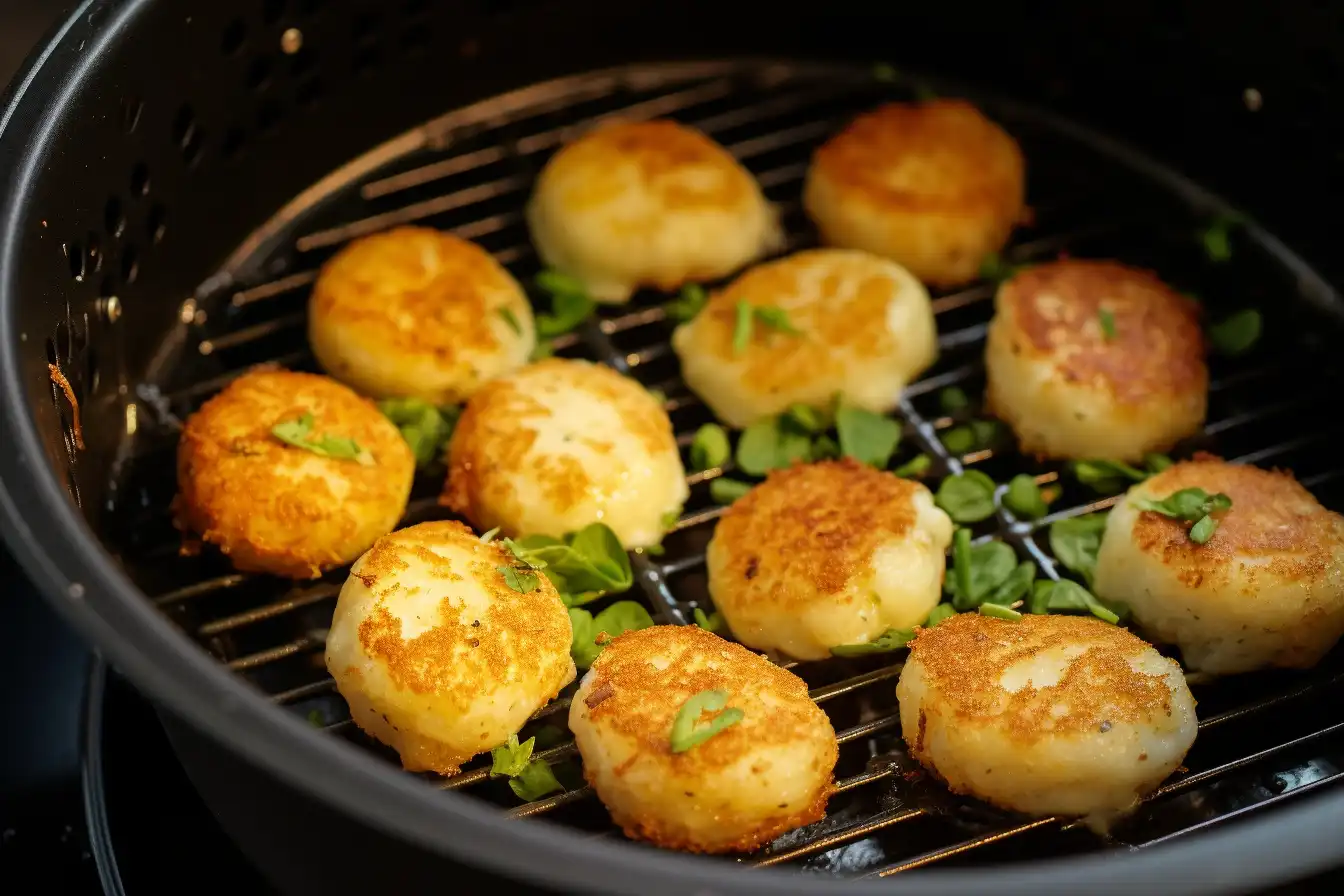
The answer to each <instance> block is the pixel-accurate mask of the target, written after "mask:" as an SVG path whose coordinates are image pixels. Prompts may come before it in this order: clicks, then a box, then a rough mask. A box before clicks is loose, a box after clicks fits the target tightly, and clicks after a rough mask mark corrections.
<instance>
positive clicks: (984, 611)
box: [978, 604, 1022, 622]
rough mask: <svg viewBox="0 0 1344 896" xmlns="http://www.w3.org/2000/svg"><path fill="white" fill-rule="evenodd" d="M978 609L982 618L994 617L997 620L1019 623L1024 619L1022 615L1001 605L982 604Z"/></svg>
mask: <svg viewBox="0 0 1344 896" xmlns="http://www.w3.org/2000/svg"><path fill="white" fill-rule="evenodd" d="M978 609H979V610H980V615H982V616H993V617H994V618H995V619H1004V620H1007V621H1008V622H1017V621H1019V620H1020V619H1021V618H1022V614H1021V613H1019V612H1017V611H1016V610H1010V609H1008V608H1007V607H1005V606H1002V605H1000V604H981V605H980V606H979V608H978Z"/></svg>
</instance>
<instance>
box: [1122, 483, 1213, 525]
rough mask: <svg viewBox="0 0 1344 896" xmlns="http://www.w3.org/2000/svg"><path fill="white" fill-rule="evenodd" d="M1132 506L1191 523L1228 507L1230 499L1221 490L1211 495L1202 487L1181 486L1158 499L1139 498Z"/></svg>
mask: <svg viewBox="0 0 1344 896" xmlns="http://www.w3.org/2000/svg"><path fill="white" fill-rule="evenodd" d="M1134 506H1135V507H1137V508H1138V509H1139V510H1147V511H1151V512H1152V513H1160V514H1161V515H1162V516H1165V517H1167V518H1168V519H1173V520H1184V521H1185V522H1187V523H1193V522H1198V521H1199V520H1200V519H1201V518H1202V517H1204V516H1207V515H1208V514H1210V513H1218V512H1219V511H1223V510H1228V509H1230V508H1231V507H1232V499H1231V498H1229V497H1228V496H1227V495H1225V494H1223V493H1222V492H1218V493H1217V494H1213V495H1211V494H1209V493H1208V492H1206V491H1204V489H1202V488H1183V489H1181V490H1180V491H1177V492H1172V493H1171V494H1170V495H1167V496H1166V497H1165V498H1163V499H1162V500H1160V501H1154V500H1152V499H1150V498H1139V499H1138V500H1136V501H1135V502H1134ZM1210 534H1212V532H1210Z"/></svg>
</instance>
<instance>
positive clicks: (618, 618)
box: [569, 600, 653, 669]
mask: <svg viewBox="0 0 1344 896" xmlns="http://www.w3.org/2000/svg"><path fill="white" fill-rule="evenodd" d="M569 625H570V628H571V629H572V630H573V640H572V641H571V642H570V647H569V652H570V654H572V655H573V657H574V665H576V666H578V667H579V668H580V669H587V668H588V667H589V666H591V665H592V664H593V661H594V660H596V659H597V657H598V654H600V653H601V652H602V650H603V648H605V647H606V646H607V642H609V641H610V640H611V639H613V638H615V637H617V636H619V635H623V634H625V633H626V632H633V631H638V630H640V629H643V628H648V627H649V626H651V625H653V618H652V617H650V616H649V611H648V610H646V609H644V608H643V607H642V606H640V605H639V604H637V603H635V602H634V601H632V600H618V601H616V603H614V604H612V605H611V606H609V607H607V608H606V609H605V610H603V611H602V612H600V613H598V614H597V616H593V614H592V613H589V612H588V611H587V610H583V609H580V608H578V607H570V608H569ZM599 637H601V638H602V643H601V644H599V643H597V639H598V638H599Z"/></svg>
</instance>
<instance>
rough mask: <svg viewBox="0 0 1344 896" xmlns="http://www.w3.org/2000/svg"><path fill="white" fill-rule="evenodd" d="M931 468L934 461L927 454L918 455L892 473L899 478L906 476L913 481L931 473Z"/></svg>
mask: <svg viewBox="0 0 1344 896" xmlns="http://www.w3.org/2000/svg"><path fill="white" fill-rule="evenodd" d="M931 466H933V460H932V459H930V458H929V456H928V455H927V454H916V455H915V456H914V457H912V458H910V459H909V460H908V461H906V462H905V463H903V464H901V465H900V466H899V467H897V468H896V469H894V470H892V472H893V473H895V474H896V475H897V476H905V477H908V478H912V479H913V478H915V477H918V476H923V475H924V474H925V473H927V472H928V471H929V467H931Z"/></svg>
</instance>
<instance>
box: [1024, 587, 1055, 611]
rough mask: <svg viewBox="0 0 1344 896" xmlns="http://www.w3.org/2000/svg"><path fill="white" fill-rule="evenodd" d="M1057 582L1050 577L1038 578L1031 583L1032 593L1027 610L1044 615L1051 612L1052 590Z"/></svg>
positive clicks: (1028, 599)
mask: <svg viewBox="0 0 1344 896" xmlns="http://www.w3.org/2000/svg"><path fill="white" fill-rule="evenodd" d="M1054 587H1055V583H1054V582H1053V581H1052V580H1050V579H1037V580H1036V581H1035V582H1033V583H1032V585H1031V594H1030V595H1029V596H1028V597H1027V611H1028V612H1030V613H1032V614H1033V615H1035V616H1044V615H1045V614H1046V613H1049V612H1050V592H1051V591H1053V590H1054Z"/></svg>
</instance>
